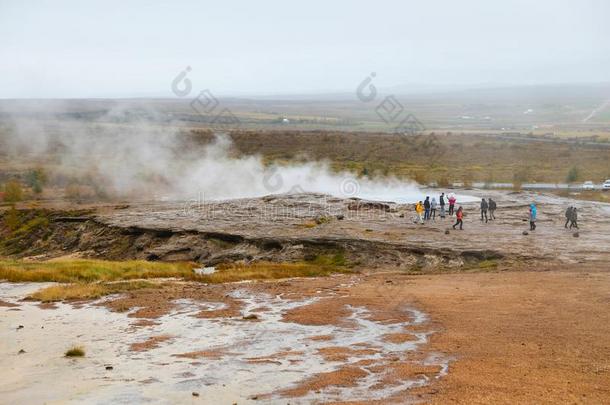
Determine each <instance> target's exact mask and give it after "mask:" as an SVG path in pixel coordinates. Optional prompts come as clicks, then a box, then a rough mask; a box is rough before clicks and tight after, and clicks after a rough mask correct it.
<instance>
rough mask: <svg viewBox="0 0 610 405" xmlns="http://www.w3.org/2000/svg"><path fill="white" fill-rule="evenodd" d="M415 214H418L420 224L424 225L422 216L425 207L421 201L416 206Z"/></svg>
mask: <svg viewBox="0 0 610 405" xmlns="http://www.w3.org/2000/svg"><path fill="white" fill-rule="evenodd" d="M415 212H416V213H417V217H418V218H419V223H420V224H423V223H424V218H423V217H422V214H423V213H424V205H423V204H422V202H421V201H420V202H418V203H417V204H416V205H415Z"/></svg>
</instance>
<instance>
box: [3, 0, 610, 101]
mask: <svg viewBox="0 0 610 405" xmlns="http://www.w3.org/2000/svg"><path fill="white" fill-rule="evenodd" d="M609 21H610V1H607V0H579V1H576V0H536V1H525V0H523V1H521V0H518V1H510V0H507V1H490V0H480V1H479V0H476V1H475V0H471V1H464V0H462V1H456V0H442V1H441V0H436V1H427V2H424V1H421V0H418V1H405V0H396V1H384V0H377V1H355V0H351V1H348V0H332V1H331V0H324V1H322V0H307V1H304V0H303V1H299V2H297V1H275V0H273V1H265V0H259V1H252V0H242V1H236V0H233V1H231V0H223V1H201V0H199V1H154V0H147V1H113V0H103V1H62V0H56V1H26V0H14V1H10V0H0V98H14V97H124V96H149V95H150V96H153V95H157V96H158V95H166V96H172V94H171V92H170V84H171V82H172V79H173V78H174V77H175V76H176V75H177V74H179V73H180V71H182V70H183V69H184V68H185V67H186V66H190V67H191V68H192V70H191V72H190V73H189V75H188V77H189V78H190V79H191V80H192V84H193V88H194V89H195V90H198V89H205V88H208V89H210V90H212V91H213V92H214V93H216V94H219V95H222V94H275V93H301V92H306V93H311V92H318V91H353V89H355V88H356V87H357V85H358V84H359V83H360V82H361V81H362V80H363V79H364V78H365V77H366V76H367V75H368V74H369V73H371V72H376V73H377V77H376V79H375V80H376V84H377V85H378V86H393V85H407V86H406V87H407V88H408V87H409V86H412V87H413V88H414V89H417V88H418V87H419V86H421V85H443V86H445V85H449V86H473V85H477V86H478V85H507V84H538V83H567V82H602V81H603V82H609V81H610V23H609Z"/></svg>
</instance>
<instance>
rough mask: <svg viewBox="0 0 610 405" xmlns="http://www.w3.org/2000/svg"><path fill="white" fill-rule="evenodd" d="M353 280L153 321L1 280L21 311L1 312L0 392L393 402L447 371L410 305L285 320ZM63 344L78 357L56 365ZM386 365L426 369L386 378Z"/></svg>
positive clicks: (46, 398) (178, 309) (189, 302)
mask: <svg viewBox="0 0 610 405" xmlns="http://www.w3.org/2000/svg"><path fill="white" fill-rule="evenodd" d="M359 281H360V280H359V279H358V278H357V277H352V278H338V279H336V280H335V281H334V283H333V284H334V285H333V287H332V288H328V287H327V288H325V289H324V290H318V291H315V292H312V294H304V295H303V294H299V295H300V297H298V298H297V297H284V294H283V293H279V294H276V292H277V291H275V290H274V291H269V292H263V291H260V290H259V289H256V288H255V289H250V288H249V287H248V285H247V284H243V285H239V286H235V287H234V288H231V291H229V292H228V295H229V298H230V299H231V300H234V301H235V302H237V303H238V306H239V311H238V312H236V313H235V314H233V316H218V313H219V312H222V310H223V309H226V308H227V304H226V303H225V302H207V301H201V300H200V299H186V298H179V299H174V300H171V302H169V304H170V307H171V309H168V310H167V312H163V313H156V314H155V315H154V317H153V318H148V319H151V321H149V322H142V319H139V318H137V317H134V316H133V315H134V313H135V312H136V311H137V310H138V309H139V308H138V307H136V306H134V307H130V308H129V309H128V310H127V312H122V313H118V312H113V311H109V310H108V308H106V307H105V306H104V305H103V304H104V302H105V301H107V300H113V297H108V298H106V299H105V300H101V301H95V302H88V303H81V304H79V305H78V306H77V307H76V308H75V307H74V306H73V305H71V304H62V303H59V304H57V305H55V306H54V307H52V308H44V309H43V308H40V306H39V305H37V303H34V302H23V301H20V300H21V299H22V298H24V297H25V296H26V295H27V294H28V293H31V292H33V291H35V290H36V289H38V288H41V287H42V286H41V285H36V284H8V283H1V284H0V299H2V300H3V301H4V302H6V303H10V304H13V305H17V306H11V307H2V308H0V311H2V312H3V314H2V318H1V321H0V334H1V336H0V337H1V341H2V345H1V346H0V358H1V359H2V360H1V361H0V369H2V370H4V371H3V373H2V374H3V378H2V381H1V382H0V395H1V396H2V398H3V401H8V403H22V404H25V403H42V402H45V403H60V402H61V403H65V402H69V403H83V402H86V403H125V404H132V403H142V402H150V401H152V402H154V403H178V402H184V401H191V400H192V398H193V394H192V393H193V392H196V393H197V394H198V395H199V397H198V398H201V400H203V401H204V403H214V404H221V403H239V404H246V403H256V401H257V400H262V401H263V402H262V403H274V404H275V403H278V404H285V403H287V402H290V403H292V404H309V403H313V402H316V401H318V402H331V401H338V400H349V399H351V400H355V399H358V400H365V399H383V398H391V397H393V396H396V395H398V394H401V393H404V392H405V390H407V389H408V388H413V387H421V386H425V385H427V384H429V382H430V381H431V380H434V379H436V378H440V377H442V376H443V375H445V374H446V370H447V368H448V361H449V360H448V358H447V357H445V356H440V355H432V354H430V355H428V356H427V357H425V358H422V356H421V351H422V350H425V346H426V344H427V343H428V336H429V335H430V334H431V333H432V331H431V330H430V326H429V325H428V326H427V327H426V326H425V324H426V323H427V317H426V315H425V314H424V313H422V312H420V311H418V310H416V309H414V308H411V307H409V306H406V305H405V306H401V307H397V308H393V309H392V311H393V314H392V318H391V319H388V317H387V316H385V317H384V318H383V319H381V318H378V316H379V314H378V313H377V312H378V311H376V309H375V308H369V307H367V306H366V305H357V304H356V303H349V302H348V301H346V302H345V303H344V304H343V305H341V310H342V311H343V313H342V314H341V316H340V317H338V319H335V320H333V321H330V322H327V321H324V320H323V318H322V319H317V320H316V322H311V321H310V320H309V321H308V320H307V319H303V318H302V317H300V316H299V315H298V314H293V315H292V316H291V317H290V319H286V318H285V317H287V315H288V314H290V313H291V312H294V311H299V310H302V309H307V308H308V307H310V306H312V305H320V304H321V305H324V306H325V305H328V304H327V303H326V301H328V302H331V301H334V302H338V301H337V300H341V299H345V298H346V297H343V298H342V294H344V293H347V292H349V290H350V288H351V287H352V286H353V285H355V284H356V283H358V282H359ZM288 290H290V288H289V289H288ZM335 290H336V291H335ZM291 295H294V292H293V294H291ZM111 308H112V307H111ZM130 315H132V316H130ZM321 320H322V322H319V321H321ZM71 345H80V346H83V347H84V349H85V352H86V356H85V357H84V358H78V359H68V358H65V357H63V353H64V352H65V351H66V350H67V349H68V348H69V347H70V346H71ZM21 350H24V351H25V352H20V351H21ZM388 362H394V363H396V364H398V362H400V363H411V362H412V363H413V364H414V367H419V368H422V369H425V372H424V373H421V374H401V375H397V376H392V375H390V373H389V372H388V370H389V369H386V368H385V367H383V366H384V365H385V364H386V363H388ZM109 368H111V369H109ZM354 372H355V376H352V375H351V374H350V373H354ZM57 376H61V378H60V379H58V378H57ZM327 376H334V377H335V378H338V379H339V380H341V381H342V382H341V383H340V384H338V385H333V384H327V383H326V382H325V380H326V378H327ZM386 381H387V382H388V383H387V384H386V383H385V382H386Z"/></svg>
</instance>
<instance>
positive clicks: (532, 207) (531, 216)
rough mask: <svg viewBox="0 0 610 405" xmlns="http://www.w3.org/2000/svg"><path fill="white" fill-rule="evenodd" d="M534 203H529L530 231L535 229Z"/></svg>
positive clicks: (535, 212)
mask: <svg viewBox="0 0 610 405" xmlns="http://www.w3.org/2000/svg"><path fill="white" fill-rule="evenodd" d="M537 214H538V213H537V210H536V204H534V203H532V204H530V231H535V230H536V216H537Z"/></svg>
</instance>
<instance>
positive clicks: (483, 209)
mask: <svg viewBox="0 0 610 405" xmlns="http://www.w3.org/2000/svg"><path fill="white" fill-rule="evenodd" d="M488 208H489V205H488V204H487V201H485V199H484V198H483V199H482V200H481V222H483V216H485V223H487V209H488Z"/></svg>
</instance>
